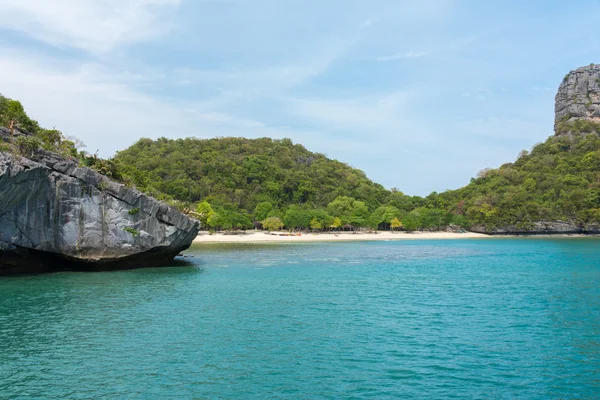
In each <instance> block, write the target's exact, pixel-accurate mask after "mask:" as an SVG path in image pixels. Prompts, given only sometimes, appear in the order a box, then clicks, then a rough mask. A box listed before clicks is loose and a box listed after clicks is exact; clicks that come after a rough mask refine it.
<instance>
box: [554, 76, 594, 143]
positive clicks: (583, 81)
mask: <svg viewBox="0 0 600 400" xmlns="http://www.w3.org/2000/svg"><path fill="white" fill-rule="evenodd" d="M554 112H555V118H554V131H555V134H557V135H560V134H565V133H568V131H565V130H564V129H563V130H561V129H560V124H561V123H564V122H567V123H569V122H574V121H576V120H586V121H591V122H595V123H600V65H595V64H590V65H588V66H587V67H581V68H578V69H576V70H575V71H571V72H569V73H568V74H567V75H566V76H565V78H564V79H563V81H562V83H561V84H560V87H559V88H558V93H557V94H556V102H555V106H554Z"/></svg>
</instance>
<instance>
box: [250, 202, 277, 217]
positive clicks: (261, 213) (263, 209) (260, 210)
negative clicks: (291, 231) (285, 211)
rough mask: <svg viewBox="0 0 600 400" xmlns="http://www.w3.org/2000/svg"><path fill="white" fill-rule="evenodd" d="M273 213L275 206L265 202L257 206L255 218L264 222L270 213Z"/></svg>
mask: <svg viewBox="0 0 600 400" xmlns="http://www.w3.org/2000/svg"><path fill="white" fill-rule="evenodd" d="M271 211H273V204H271V203H270V202H268V201H263V202H261V203H258V204H257V205H256V208H255V209H254V218H255V219H256V220H257V221H262V220H264V219H266V218H267V217H268V216H269V213H270V212H271Z"/></svg>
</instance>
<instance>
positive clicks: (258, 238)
mask: <svg viewBox="0 0 600 400" xmlns="http://www.w3.org/2000/svg"><path fill="white" fill-rule="evenodd" d="M287 234H288V232H271V233H268V232H254V231H249V232H247V233H241V234H224V233H213V234H209V233H207V232H202V233H200V234H199V235H198V237H197V238H196V239H195V240H194V243H264V242H274V243H301V242H343V241H389V240H421V239H474V238H487V237H490V236H489V235H484V234H481V233H473V232H465V233H453V232H411V233H408V232H394V233H393V232H377V233H376V234H375V233H352V232H341V233H336V234H333V233H302V234H300V235H299V236H286V235H287Z"/></svg>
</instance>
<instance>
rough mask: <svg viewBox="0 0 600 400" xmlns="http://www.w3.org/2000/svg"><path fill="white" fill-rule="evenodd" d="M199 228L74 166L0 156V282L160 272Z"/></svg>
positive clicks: (41, 155) (45, 158)
mask: <svg viewBox="0 0 600 400" xmlns="http://www.w3.org/2000/svg"><path fill="white" fill-rule="evenodd" d="M1 134H2V132H0V136H1ZM4 134H5V136H6V130H4ZM0 139H1V137H0ZM199 225H200V223H199V222H198V221H196V220H194V219H191V218H189V217H187V216H186V215H184V214H182V213H180V212H178V211H177V210H175V209H173V208H171V207H169V206H168V205H166V204H165V203H162V202H159V201H157V200H155V199H153V198H151V197H149V196H146V195H144V194H143V193H141V192H139V191H137V190H134V189H131V188H129V187H127V186H125V185H122V184H119V183H116V182H114V181H112V180H110V179H108V178H106V177H105V176H103V175H101V174H99V173H97V172H95V171H93V170H91V169H89V168H87V167H83V166H80V165H78V163H77V162H76V160H67V159H64V158H62V157H60V156H58V155H57V154H55V153H51V152H48V151H44V150H42V149H39V150H37V151H36V152H35V153H34V154H33V155H32V156H31V157H30V158H24V157H21V156H19V155H16V154H13V153H9V152H0V275H1V274H3V273H15V272H17V273H19V272H41V271H52V270H60V269H83V270H86V269H112V268H130V267H146V266H157V265H161V264H163V263H165V262H168V261H169V260H171V259H172V258H173V257H174V256H176V255H177V254H178V253H179V252H180V251H182V250H184V249H186V248H188V247H189V246H190V244H191V243H192V241H193V239H194V238H195V237H196V235H197V233H198V229H199Z"/></svg>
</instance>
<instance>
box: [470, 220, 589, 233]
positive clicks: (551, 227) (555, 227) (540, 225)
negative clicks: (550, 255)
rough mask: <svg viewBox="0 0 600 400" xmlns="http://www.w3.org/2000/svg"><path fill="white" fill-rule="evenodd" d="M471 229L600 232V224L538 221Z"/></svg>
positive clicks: (519, 231) (520, 231)
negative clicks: (524, 224) (525, 224)
mask: <svg viewBox="0 0 600 400" xmlns="http://www.w3.org/2000/svg"><path fill="white" fill-rule="evenodd" d="M471 231H473V232H477V233H486V234H488V235H516V234H519V235H570V234H600V225H593V224H590V225H584V226H582V225H577V224H574V223H571V222H565V221H537V222H533V223H531V224H528V225H527V226H520V227H518V226H504V227H499V228H491V229H488V228H487V227H485V226H474V227H472V228H471Z"/></svg>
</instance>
